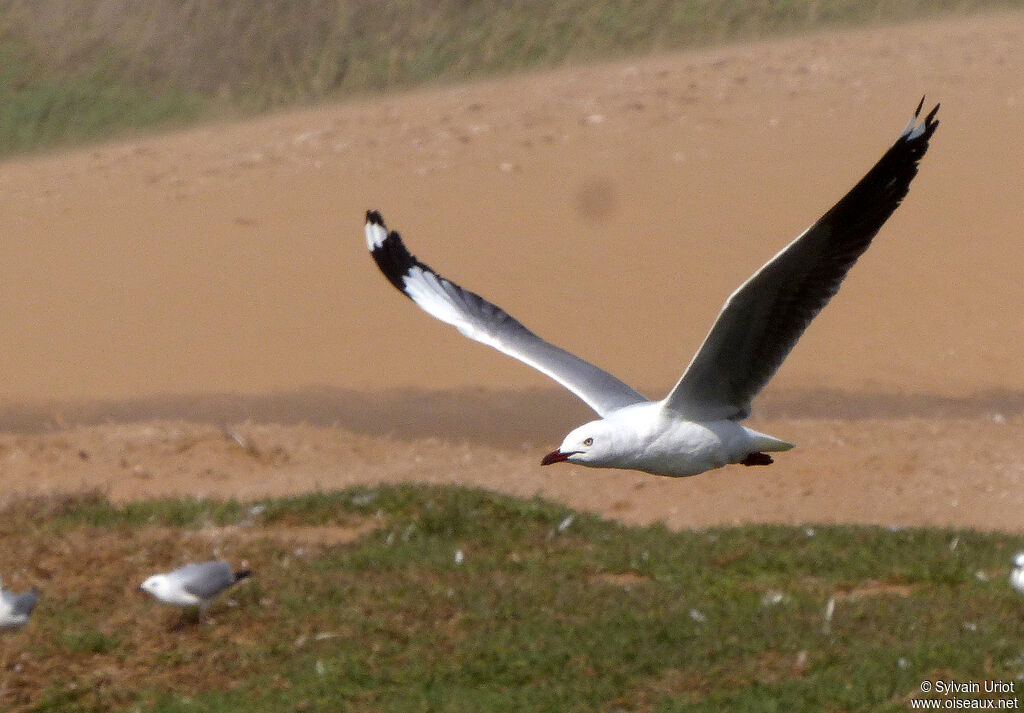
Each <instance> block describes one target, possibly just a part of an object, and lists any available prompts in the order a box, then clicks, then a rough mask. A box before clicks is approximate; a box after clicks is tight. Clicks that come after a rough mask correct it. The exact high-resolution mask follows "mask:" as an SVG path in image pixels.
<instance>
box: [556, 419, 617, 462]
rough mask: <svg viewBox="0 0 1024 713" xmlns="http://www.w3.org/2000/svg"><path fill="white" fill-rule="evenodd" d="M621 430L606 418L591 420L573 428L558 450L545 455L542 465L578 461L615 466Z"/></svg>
mask: <svg viewBox="0 0 1024 713" xmlns="http://www.w3.org/2000/svg"><path fill="white" fill-rule="evenodd" d="M619 436H620V434H619V432H618V431H617V430H616V429H615V427H614V426H613V425H612V424H610V423H608V422H607V421H605V420H600V421H591V422H590V423H585V424H583V425H582V426H580V427H579V428H576V429H573V430H572V431H570V432H569V435H568V436H566V437H565V440H563V441H562V445H560V446H559V447H558V450H556V451H552V452H551V453H548V454H547V455H546V456H544V458H543V460H541V462H540V464H541V465H551V464H552V463H561V462H562V461H568V462H569V463H578V464H580V465H589V466H593V467H598V468H601V467H614V466H615V462H616V460H617V458H618V456H619V455H620V451H619V447H618V441H619Z"/></svg>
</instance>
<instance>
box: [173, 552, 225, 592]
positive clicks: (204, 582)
mask: <svg viewBox="0 0 1024 713" xmlns="http://www.w3.org/2000/svg"><path fill="white" fill-rule="evenodd" d="M173 575H174V576H175V577H176V578H178V579H179V580H180V581H181V588H182V589H184V590H185V591H186V592H188V593H189V594H191V595H193V596H196V597H199V598H200V599H211V598H212V597H214V596H216V595H217V594H219V593H220V592H223V591H224V590H225V589H227V588H228V587H230V586H231V585H232V584H234V583H235V573H234V572H233V571H232V570H231V565H230V564H228V563H227V562H224V561H223V560H215V561H212V562H200V563H198V564H190V565H186V566H185V567H182V568H181V569H178V570H175V571H174V572H173Z"/></svg>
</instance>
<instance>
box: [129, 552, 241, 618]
mask: <svg viewBox="0 0 1024 713" xmlns="http://www.w3.org/2000/svg"><path fill="white" fill-rule="evenodd" d="M251 574H252V572H250V571H249V570H247V569H242V570H238V571H237V572H236V571H234V570H233V569H231V565H230V564H228V563H227V562H225V561H224V560H211V561H209V562H199V563H196V564H188V565H185V566H184V567H179V568H178V569H175V570H173V571H171V572H164V573H162V574H154V575H153V576H151V577H148V578H147V579H146V581H145V582H143V583H142V584H141V585H139V590H140V591H143V592H149V593H150V594H152V595H153V596H154V597H156V599H157V600H159V601H161V602H163V603H164V604H173V605H175V606H179V607H198V608H199V610H200V611H205V610H206V609H207V608H208V607H209V606H210V603H211V602H212V601H213V599H214V597H216V596H217V595H218V594H220V593H221V592H223V591H224V590H225V589H227V588H228V587H231V586H232V585H234V584H235V583H236V582H239V581H241V580H243V579H245V578H246V577H248V576H249V575H251Z"/></svg>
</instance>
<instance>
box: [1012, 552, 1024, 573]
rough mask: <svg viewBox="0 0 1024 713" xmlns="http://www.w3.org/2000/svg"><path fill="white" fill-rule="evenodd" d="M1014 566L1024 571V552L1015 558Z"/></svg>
mask: <svg viewBox="0 0 1024 713" xmlns="http://www.w3.org/2000/svg"><path fill="white" fill-rule="evenodd" d="M1013 566H1014V567H1016V568H1017V569H1024V552H1018V553H1017V554H1015V555H1014V556H1013Z"/></svg>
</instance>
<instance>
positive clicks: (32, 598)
mask: <svg viewBox="0 0 1024 713" xmlns="http://www.w3.org/2000/svg"><path fill="white" fill-rule="evenodd" d="M38 599H39V590H37V589H33V590H31V591H28V592H22V593H21V594H15V593H14V592H12V591H11V590H9V589H0V601H2V602H3V605H4V607H5V608H6V609H7V610H8V611H9V612H10V614H11V615H12V616H28V615H29V614H31V613H32V610H33V609H34V608H35V606H36V601H37V600H38Z"/></svg>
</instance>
